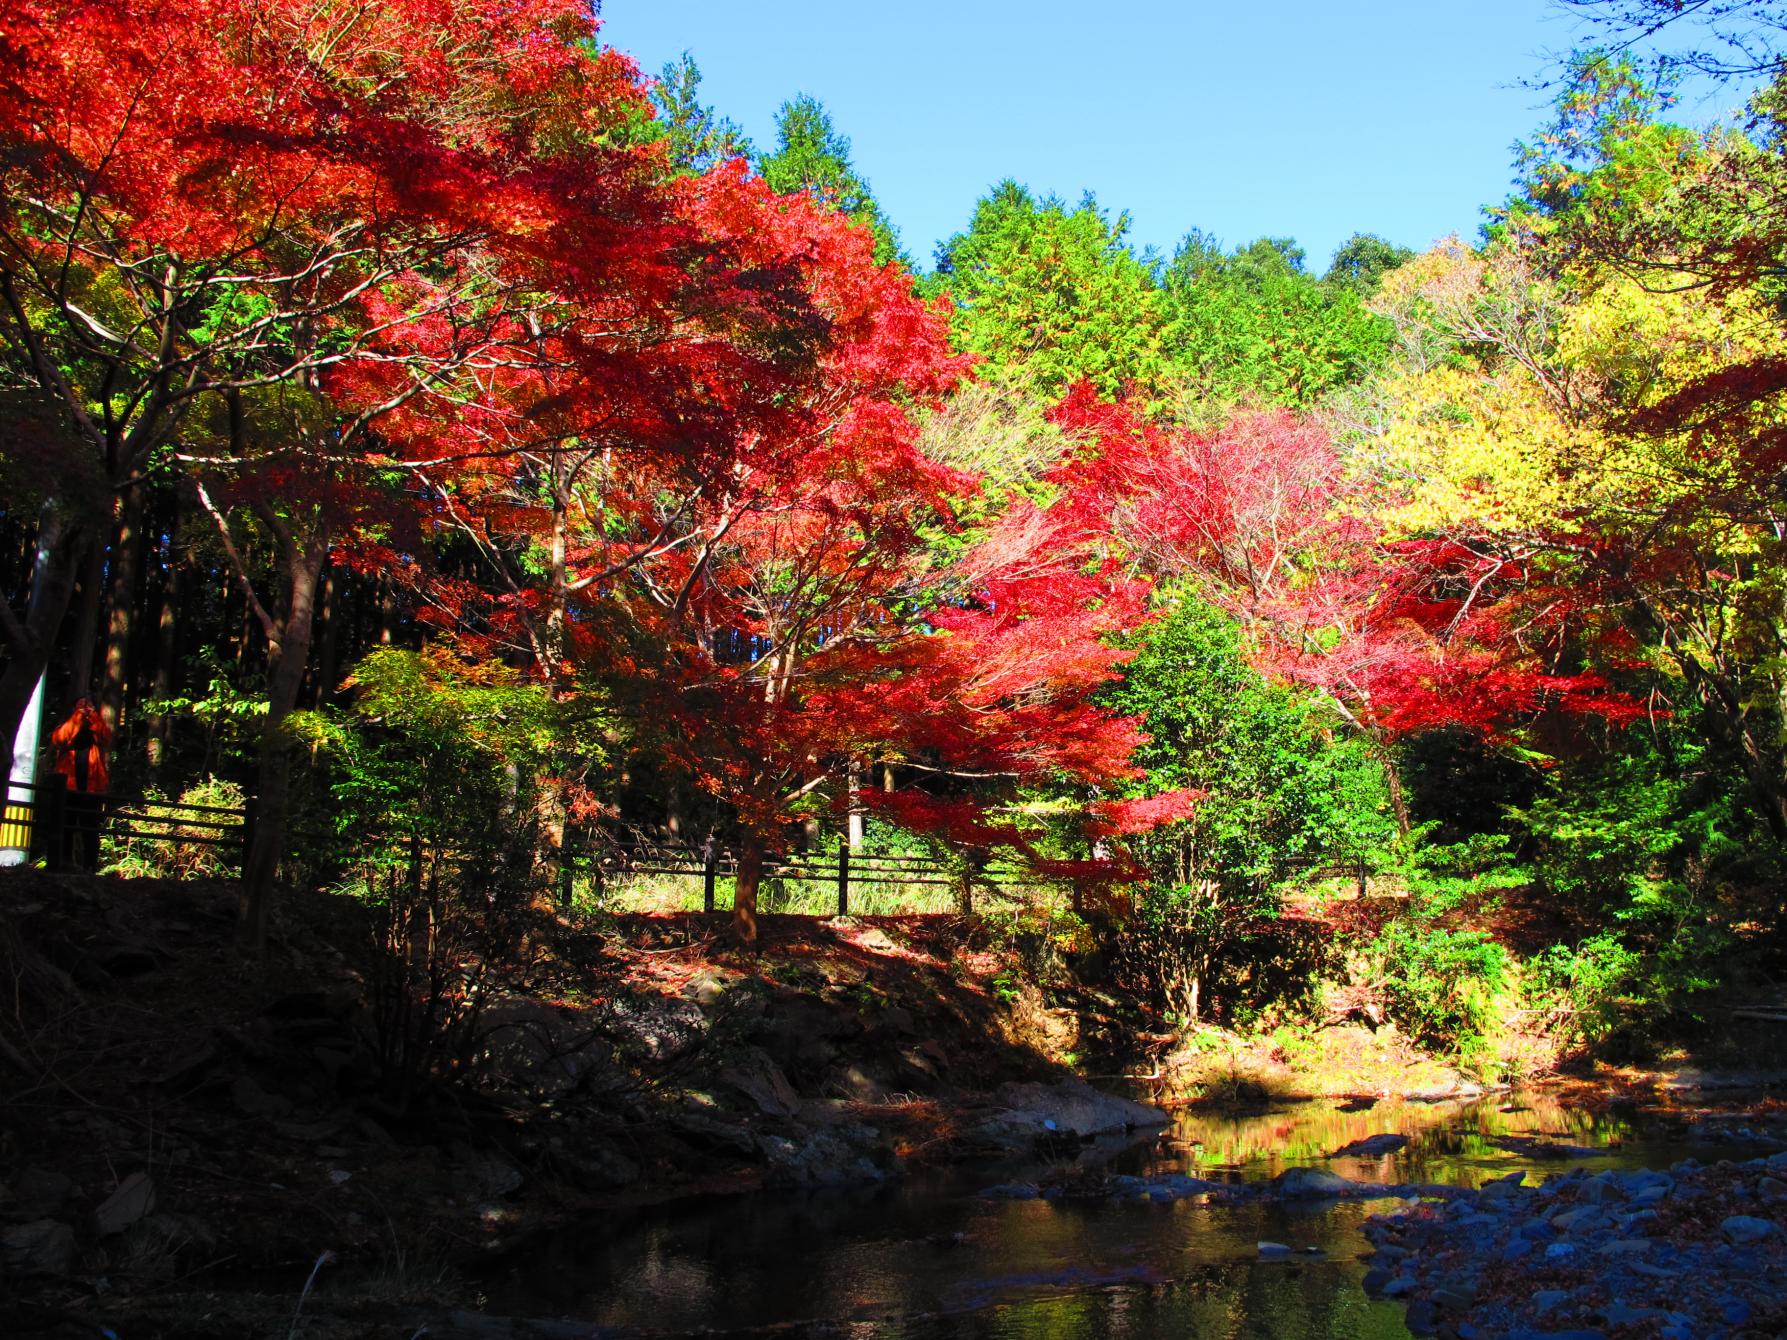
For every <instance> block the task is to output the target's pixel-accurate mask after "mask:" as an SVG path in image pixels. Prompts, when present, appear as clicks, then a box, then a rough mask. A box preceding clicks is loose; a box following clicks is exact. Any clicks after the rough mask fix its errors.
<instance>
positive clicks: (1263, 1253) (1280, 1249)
mask: <svg viewBox="0 0 1787 1340" xmlns="http://www.w3.org/2000/svg"><path fill="white" fill-rule="evenodd" d="M1259 1249H1260V1260H1262V1261H1282V1260H1284V1259H1285V1258H1286V1257H1287V1256H1291V1255H1293V1253H1292V1251H1291V1249H1290V1248H1289V1247H1287V1246H1285V1245H1284V1244H1283V1243H1282V1242H1262V1243H1260V1244H1259Z"/></svg>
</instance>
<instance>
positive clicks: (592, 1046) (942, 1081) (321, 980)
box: [0, 872, 1771, 1340]
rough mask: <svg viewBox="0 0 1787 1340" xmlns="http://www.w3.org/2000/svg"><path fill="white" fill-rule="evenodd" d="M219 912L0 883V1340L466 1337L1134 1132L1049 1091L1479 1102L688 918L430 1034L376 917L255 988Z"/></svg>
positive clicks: (1714, 1118) (980, 933) (567, 933)
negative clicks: (615, 1242) (401, 984)
mask: <svg viewBox="0 0 1787 1340" xmlns="http://www.w3.org/2000/svg"><path fill="white" fill-rule="evenodd" d="M235 911H236V900H235V895H234V890H233V888H232V887H230V886H228V885H226V884H221V883H217V884H208V883H204V882H197V881H194V882H180V883H177V882H171V881H152V880H142V881H122V880H112V879H91V878H63V877H51V876H47V875H43V874H40V873H35V872H5V873H0V986H3V987H4V991H3V992H0V1272H3V1273H4V1276H5V1278H4V1279H3V1280H0V1283H3V1285H4V1287H3V1288H0V1334H3V1335H7V1336H11V1335H33V1336H36V1335H57V1336H66V1337H77V1336H81V1337H86V1336H95V1335H98V1334H100V1333H101V1332H100V1331H99V1330H98V1329H97V1327H99V1326H100V1325H110V1326H112V1327H114V1328H115V1329H116V1330H117V1331H118V1333H119V1334H120V1335H121V1336H123V1337H124V1340H142V1338H143V1337H156V1336H167V1337H175V1336H179V1337H195V1338H199V1340H202V1338H203V1337H212V1336H215V1337H219V1338H220V1340H221V1338H222V1337H231V1340H237V1338H239V1337H244V1336H257V1335H273V1336H286V1335H288V1333H289V1334H293V1335H303V1336H308V1337H312V1340H315V1338H316V1337H322V1336H343V1337H345V1336H356V1335H366V1334H372V1333H378V1334H401V1335H408V1334H410V1333H411V1331H412V1330H413V1329H414V1319H415V1317H416V1316H417V1305H418V1304H422V1303H426V1304H427V1305H429V1306H430V1307H431V1308H440V1307H444V1306H446V1307H450V1306H452V1305H454V1304H456V1303H457V1304H459V1305H462V1307H463V1308H464V1309H465V1311H466V1314H467V1315H468V1316H473V1315H475V1312H476V1309H477V1306H478V1296H477V1291H476V1286H475V1284H471V1283H467V1282H466V1281H467V1280H475V1279H476V1278H477V1276H478V1271H477V1270H476V1268H475V1267H476V1264H477V1263H479V1262H483V1261H489V1260H492V1259H495V1258H497V1257H499V1256H501V1255H503V1254H504V1253H505V1252H513V1251H515V1250H516V1249H517V1248H518V1247H520V1246H523V1245H525V1244H530V1243H532V1242H534V1241H536V1238H537V1235H538V1234H540V1233H542V1232H544V1231H545V1230H546V1229H548V1228H550V1227H551V1226H553V1225H558V1224H566V1223H572V1222H578V1221H587V1220H588V1219H589V1218H590V1217H591V1216H592V1215H599V1214H601V1213H602V1212H604V1211H606V1210H610V1209H623V1208H624V1209H629V1210H631V1209H634V1208H637V1207H642V1206H650V1205H655V1204H660V1203H664V1202H667V1201H672V1200H678V1199H691V1198H700V1197H712V1196H720V1195H728V1194H736V1193H740V1192H748V1191H754V1190H757V1189H760V1188H766V1187H773V1186H833V1185H846V1184H851V1185H860V1184H862V1183H865V1182H873V1181H875V1180H877V1179H880V1178H884V1177H889V1176H894V1175H897V1174H898V1173H900V1172H901V1171H902V1170H904V1169H907V1168H910V1167H912V1166H915V1165H919V1164H924V1163H929V1162H943V1161H952V1160H964V1159H989V1160H990V1159H996V1158H1001V1157H1006V1156H1009V1155H1012V1154H1028V1155H1030V1156H1037V1155H1046V1156H1051V1157H1052V1156H1059V1155H1064V1154H1067V1153H1069V1152H1071V1151H1072V1150H1074V1149H1075V1148H1077V1146H1078V1143H1079V1140H1080V1137H1081V1133H1082V1132H1083V1131H1089V1130H1091V1129H1095V1128H1096V1129H1112V1128H1113V1124H1114V1125H1115V1126H1116V1127H1121V1126H1122V1125H1123V1124H1125V1123H1133V1122H1135V1121H1136V1120H1137V1118H1136V1117H1135V1114H1134V1112H1133V1110H1131V1109H1127V1108H1125V1107H1124V1106H1123V1105H1122V1103H1121V1102H1118V1101H1115V1100H1111V1099H1108V1098H1104V1097H1102V1096H1100V1095H1099V1094H1097V1093H1095V1092H1094V1091H1093V1090H1091V1089H1089V1088H1086V1087H1085V1086H1084V1085H1079V1086H1078V1087H1077V1088H1076V1087H1074V1082H1068V1081H1067V1078H1066V1077H1067V1076H1068V1075H1069V1073H1070V1072H1069V1070H1068V1069H1067V1064H1066V1063H1067V1062H1069V1061H1072V1062H1075V1063H1077V1065H1078V1066H1079V1068H1080V1069H1082V1070H1083V1071H1084V1072H1085V1073H1087V1074H1088V1075H1089V1076H1090V1077H1092V1078H1093V1079H1095V1080H1097V1081H1098V1082H1099V1083H1101V1084H1103V1085H1104V1086H1105V1087H1106V1088H1115V1089H1119V1090H1126V1091H1128V1092H1132V1093H1135V1094H1137V1096H1140V1097H1143V1098H1146V1099H1149V1100H1150V1101H1157V1102H1172V1101H1176V1100H1180V1099H1184V1098H1189V1097H1194V1096H1199V1095H1201V1096H1204V1097H1206V1098H1214V1099H1217V1100H1223V1101H1239V1102H1241V1103H1243V1104H1254V1105H1258V1104H1261V1103H1263V1102H1266V1101H1269V1100H1271V1099H1274V1098H1282V1097H1283V1096H1285V1095H1287V1094H1291V1093H1330V1094H1342V1095H1352V1096H1354V1097H1355V1098H1356V1099H1357V1101H1358V1103H1359V1104H1361V1105H1362V1106H1361V1110H1364V1109H1365V1108H1366V1107H1368V1105H1369V1103H1370V1102H1371V1101H1372V1100H1374V1099H1375V1098H1378V1097H1381V1096H1383V1095H1385V1094H1396V1095H1404V1094H1408V1093H1410V1092H1415V1093H1425V1094H1428V1095H1429V1096H1438V1095H1440V1094H1442V1093H1450V1094H1457V1093H1468V1092H1469V1085H1468V1081H1465V1080H1463V1079H1462V1078H1461V1077H1460V1076H1459V1075H1458V1074H1457V1073H1456V1072H1455V1071H1452V1070H1450V1069H1448V1068H1446V1067H1443V1066H1440V1065H1438V1064H1437V1063H1435V1062H1434V1061H1433V1060H1432V1059H1431V1058H1428V1057H1425V1056H1422V1055H1421V1054H1420V1053H1419V1052H1418V1051H1416V1050H1415V1049H1413V1048H1411V1047H1408V1046H1407V1045H1406V1043H1405V1042H1404V1041H1402V1040H1400V1039H1398V1037H1397V1036H1396V1035H1395V1034H1394V1032H1393V1031H1389V1030H1382V1029H1380V1030H1372V1029H1368V1028H1364V1027H1354V1026H1350V1025H1348V1026H1343V1027H1339V1028H1331V1029H1327V1030H1323V1031H1321V1032H1318V1033H1315V1034H1312V1035H1309V1036H1308V1037H1306V1038H1305V1039H1304V1040H1303V1042H1302V1043H1300V1044H1299V1045H1298V1046H1296V1047H1292V1048H1290V1049H1288V1050H1287V1048H1286V1047H1285V1046H1284V1045H1283V1044H1282V1043H1274V1042H1272V1041H1270V1040H1269V1039H1268V1040H1260V1039H1254V1040H1245V1039H1239V1038H1234V1037H1232V1036H1231V1035H1221V1034H1211V1035H1208V1036H1207V1037H1206V1043H1207V1044H1208V1045H1206V1046H1205V1047H1204V1049H1203V1050H1202V1051H1199V1052H1196V1053H1195V1054H1190V1055H1189V1058H1188V1059H1184V1060H1170V1059H1162V1058H1170V1057H1175V1056H1177V1057H1180V1058H1186V1057H1187V1052H1186V1050H1185V1048H1184V1047H1183V1039H1181V1038H1179V1037H1177V1036H1176V1035H1175V1034H1174V1033H1173V1031H1172V1030H1170V1029H1168V1028H1167V1027H1166V1025H1165V1024H1164V1023H1163V1022H1162V1021H1161V1020H1159V1019H1158V1018H1154V1017H1151V1016H1148V1015H1147V1014H1146V1013H1144V1012H1141V1011H1138V1010H1136V1009H1135V1008H1134V1007H1132V1006H1128V1005H1126V1004H1125V1003H1124V1002H1120V1001H1118V1000H1115V999H1113V998H1111V997H1110V996H1108V995H1104V994H1101V993H1100V992H1098V991H1096V990H1089V989H1082V988H1078V987H1062V988H1060V989H1057V990H1054V991H1052V992H1050V993H1049V994H1047V995H1045V994H1044V993H1043V992H1041V991H1039V990H1038V989H1037V988H1036V987H1035V986H1034V985H1031V984H1029V983H1028V982H1027V981H1026V980H1025V977H1024V973H1023V972H1022V971H1021V970H1020V968H1019V965H1018V963H1017V962H1016V960H1015V958H1014V957H1013V955H1012V954H1011V953H1009V952H1007V951H1006V950H1005V949H1004V948H1002V947H1000V946H999V945H996V944H994V943H992V942H990V941H989V940H988V938H987V932H986V930H985V928H984V927H983V926H981V925H980V924H979V923H977V922H972V921H963V920H958V919H954V918H884V919H883V918H877V919H860V920H858V919H850V920H838V921H820V920H816V919H810V918H793V917H789V918H769V919H767V920H766V923H765V928H764V943H763V946H762V949H761V952H760V953H757V954H754V955H749V956H746V955H741V954H738V953H737V952H736V951H734V950H733V949H732V948H730V946H729V942H728V941H727V940H726V939H725V938H724V936H723V935H722V934H721V926H720V924H719V923H717V922H715V921H712V920H709V919H706V918H703V917H701V916H699V915H692V914H691V915H684V916H676V917H626V918H620V919H610V920H606V921H586V922H582V923H578V924H569V923H566V922H563V921H560V920H558V919H556V918H554V917H552V916H550V915H541V916H536V917H534V918H532V919H531V920H530V921H529V922H528V924H527V925H526V926H525V927H524V928H523V929H522V931H521V933H520V936H519V945H520V947H519V949H518V950H517V951H516V952H515V953H514V954H513V956H512V961H511V962H510V963H509V965H508V966H507V967H506V968H505V969H504V970H503V971H501V972H499V973H495V974H492V975H489V976H487V977H485V978H484V979H482V980H480V981H478V982H476V983H475V991H474V990H472V989H471V988H472V986H473V984H472V983H471V982H470V981H469V979H465V978H462V977H457V976H454V973H455V972H457V971H458V967H457V966H456V965H457V964H458V963H459V962H462V961H464V955H462V956H461V959H460V960H454V961H449V962H447V963H446V965H445V968H443V971H444V972H445V973H446V977H445V978H444V979H443V984H444V986H445V987H446V988H447V989H446V990H445V991H444V992H442V993H440V994H441V996H442V999H443V1001H444V1002H445V1003H446V1004H448V1005H450V1006H452V1008H451V1009H448V1010H447V1011H446V1012H445V1014H443V1015H441V1016H440V1017H436V1018H433V1019H432V1025H433V1028H432V1032H431V1031H430V1024H431V1020H430V1018H429V1017H428V1016H427V1015H425V1014H422V1013H418V1011H417V1010H416V1009H415V1008H414V1007H415V1005H416V1002H417V1000H418V999H419V998H423V997H426V996H427V995H428V990H427V984H426V982H425V981H422V982H418V981H417V980H416V979H413V978H412V979H411V980H410V981H409V983H408V985H407V987H405V988H404V989H402V990H398V991H396V992H395V993H394V992H393V990H392V987H391V981H390V971H389V970H390V964H389V961H388V955H387V957H386V958H385V959H381V958H380V957H379V955H378V954H376V953H375V952H374V944H375V936H374V934H373V920H374V919H373V918H372V917H371V916H369V914H368V911H367V909H366V908H365V907H364V906H363V905H361V904H359V903H357V902H355V901H354V900H352V899H349V898H345V897H336V896H330V895H326V894H315V895H308V896H298V897H293V898H290V899H288V900H287V901H286V902H285V904H284V905H283V907H282V908H281V911H280V921H279V925H278V927H277V934H276V936H275V940H274V946H275V947H274V948H273V949H272V950H270V951H269V953H268V955H267V957H266V958H265V960H264V961H260V962H254V961H250V960H247V959H244V958H243V957H242V956H241V954H240V953H239V952H238V950H237V949H236V948H235V945H234V931H235ZM381 963H383V964H384V970H383V972H382V973H381V971H380V968H379V965H380V964H381ZM474 1000H475V1002H476V1005H477V1008H476V1011H475V1013H474V1012H472V1011H471V1010H470V1009H469V1006H470V1004H471V1003H472V1002H473V1001H474ZM405 1001H407V1002H408V1009H407V1012H406V1010H405V1008H400V1006H401V1005H402V1003H403V1002H405ZM394 1002H396V1003H394ZM1212 1038H1213V1039H1214V1041H1213V1042H1212V1041H1211V1039H1212ZM429 1046H432V1047H434V1048H435V1050H434V1051H433V1052H432V1053H428V1052H426V1048H427V1047H429ZM406 1048H407V1050H406ZM418 1048H421V1049H422V1050H418ZM431 1059H432V1065H425V1064H424V1062H428V1061H430V1060H431ZM443 1073H445V1074H448V1075H450V1076H451V1077H452V1080H453V1082H451V1083H446V1082H443V1081H442V1079H441V1078H440V1075H441V1074H443ZM1623 1078H1624V1081H1625V1084H1626V1090H1627V1092H1626V1094H1625V1096H1621V1095H1620V1093H1619V1092H1618V1091H1617V1090H1612V1091H1610V1090H1609V1089H1608V1088H1607V1086H1606V1085H1604V1084H1603V1085H1601V1086H1600V1087H1598V1088H1595V1089H1594V1090H1592V1091H1590V1090H1586V1089H1585V1090H1584V1091H1583V1092H1582V1094H1581V1095H1580V1097H1579V1101H1580V1100H1586V1099H1589V1098H1591V1097H1596V1096H1600V1097H1601V1098H1602V1099H1603V1100H1605V1101H1619V1102H1638V1101H1643V1102H1644V1103H1645V1104H1646V1105H1647V1106H1656V1105H1659V1104H1660V1105H1662V1106H1663V1107H1666V1108H1668V1109H1670V1110H1671V1111H1672V1112H1674V1113H1675V1114H1677V1116H1678V1117H1679V1119H1680V1120H1681V1121H1683V1122H1685V1123H1697V1124H1698V1127H1697V1128H1698V1129H1704V1130H1715V1129H1719V1128H1720V1123H1724V1125H1725V1126H1726V1127H1729V1128H1730V1129H1731V1130H1732V1132H1733V1135H1734V1137H1740V1136H1741V1130H1742V1127H1743V1123H1744V1122H1746V1121H1749V1120H1752V1119H1753V1116H1754V1115H1756V1114H1760V1115H1764V1116H1766V1115H1767V1114H1768V1112H1769V1111H1770V1110H1771V1108H1770V1105H1769V1104H1768V1103H1764V1104H1763V1105H1762V1107H1760V1108H1756V1107H1754V1106H1753V1105H1751V1104H1750V1101H1749V1099H1747V1098H1745V1097H1744V1096H1742V1095H1735V1094H1733V1095H1718V1094H1710V1095H1709V1094H1708V1093H1705V1092H1703V1091H1702V1088H1703V1087H1704V1086H1698V1082H1697V1081H1696V1080H1695V1079H1694V1077H1692V1076H1688V1077H1686V1078H1685V1079H1684V1077H1682V1076H1677V1077H1676V1078H1675V1080H1674V1081H1671V1080H1667V1079H1662V1080H1659V1079H1657V1077H1655V1076H1650V1077H1646V1076H1644V1075H1642V1074H1639V1073H1637V1072H1634V1073H1633V1074H1631V1075H1629V1076H1625V1077H1623ZM1647 1078H1648V1079H1649V1080H1650V1081H1653V1082H1654V1084H1655V1086H1656V1090H1657V1091H1656V1093H1655V1094H1653V1095H1651V1096H1649V1097H1646V1096H1645V1093H1644V1091H1643V1086H1644V1084H1645V1083H1646V1081H1647ZM1671 1083H1674V1084H1675V1085H1676V1087H1673V1088H1672V1087H1670V1085H1671ZM1609 1092H1612V1094H1613V1096H1612V1097H1607V1096H1606V1095H1607V1094H1608V1093H1609ZM1672 1119H1675V1118H1672ZM319 1261H320V1262H322V1264H321V1265H320V1266H319V1265H318V1262H319ZM313 1274H320V1278H321V1279H322V1281H323V1284H322V1286H321V1287H320V1288H319V1290H318V1291H317V1293H316V1294H314V1295H313V1296H310V1297H308V1298H303V1297H302V1296H303V1293H304V1289H305V1284H306V1281H307V1279H309V1278H310V1277H311V1276H312V1275H313ZM301 1298H302V1302H303V1309H302V1318H301V1323H302V1324H301V1325H300V1326H298V1327H297V1328H296V1329H294V1328H293V1325H292V1318H293V1315H294V1313H295V1312H297V1311H298V1310H299V1306H300V1301H301ZM436 1315H438V1313H437V1314H436ZM464 1324H465V1325H472V1323H471V1322H465V1323H464ZM468 1334H469V1332H468Z"/></svg>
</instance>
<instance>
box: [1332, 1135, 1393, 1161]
mask: <svg viewBox="0 0 1787 1340" xmlns="http://www.w3.org/2000/svg"><path fill="white" fill-rule="evenodd" d="M1408 1142H1409V1138H1408V1136H1406V1135H1397V1134H1396V1133H1394V1132H1393V1131H1386V1132H1384V1133H1383V1134H1381V1135H1368V1136H1366V1137H1365V1138H1364V1139H1363V1140H1355V1141H1353V1142H1352V1143H1351V1144H1350V1145H1342V1146H1341V1147H1340V1148H1339V1149H1337V1150H1335V1151H1334V1152H1333V1153H1332V1154H1330V1155H1328V1157H1329V1158H1332V1159H1338V1158H1355V1157H1369V1156H1372V1155H1377V1154H1394V1153H1395V1152H1396V1151H1397V1150H1399V1149H1406V1148H1408Z"/></svg>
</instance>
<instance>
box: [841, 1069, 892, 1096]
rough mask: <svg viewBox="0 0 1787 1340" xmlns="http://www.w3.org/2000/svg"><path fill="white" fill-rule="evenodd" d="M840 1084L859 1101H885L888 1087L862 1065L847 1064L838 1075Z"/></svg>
mask: <svg viewBox="0 0 1787 1340" xmlns="http://www.w3.org/2000/svg"><path fill="white" fill-rule="evenodd" d="M837 1083H838V1085H839V1086H840V1087H841V1088H842V1089H843V1090H844V1092H845V1093H847V1094H848V1095H849V1096H850V1097H851V1099H852V1100H854V1101H855V1102H858V1103H870V1104H876V1103H885V1102H886V1101H887V1089H886V1087H885V1086H884V1085H883V1084H882V1083H881V1081H880V1080H878V1079H876V1078H875V1077H874V1076H873V1075H871V1074H869V1073H868V1072H867V1071H866V1070H864V1069H863V1068H862V1067H861V1066H854V1065H852V1066H845V1067H844V1069H843V1070H842V1071H840V1072H839V1074H838V1077H837Z"/></svg>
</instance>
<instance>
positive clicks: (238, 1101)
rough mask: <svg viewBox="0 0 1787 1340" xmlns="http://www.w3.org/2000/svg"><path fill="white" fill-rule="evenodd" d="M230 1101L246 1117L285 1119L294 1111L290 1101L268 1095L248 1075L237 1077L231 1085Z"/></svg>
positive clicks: (274, 1095) (275, 1095)
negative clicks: (284, 1117)
mask: <svg viewBox="0 0 1787 1340" xmlns="http://www.w3.org/2000/svg"><path fill="white" fill-rule="evenodd" d="M230 1101H231V1102H232V1103H234V1104H235V1105H236V1110H237V1111H238V1112H240V1113H242V1115H243V1116H246V1117H283V1116H285V1115H286V1114H287V1113H289V1112H290V1111H291V1110H292V1105H291V1102H290V1101H289V1100H288V1099H285V1098H281V1097H280V1096H279V1095H278V1094H272V1093H268V1092H267V1091H266V1090H265V1089H263V1088H262V1087H261V1086H260V1085H258V1084H256V1083H255V1082H254V1080H252V1079H250V1078H249V1077H248V1076H247V1075H238V1076H236V1081H235V1083H233V1084H231V1085H230Z"/></svg>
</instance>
